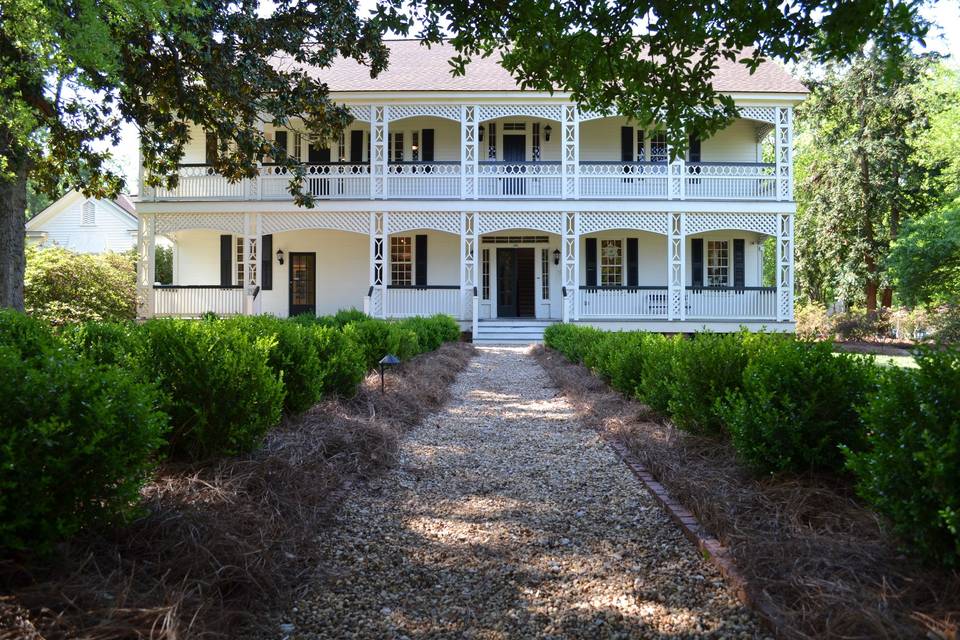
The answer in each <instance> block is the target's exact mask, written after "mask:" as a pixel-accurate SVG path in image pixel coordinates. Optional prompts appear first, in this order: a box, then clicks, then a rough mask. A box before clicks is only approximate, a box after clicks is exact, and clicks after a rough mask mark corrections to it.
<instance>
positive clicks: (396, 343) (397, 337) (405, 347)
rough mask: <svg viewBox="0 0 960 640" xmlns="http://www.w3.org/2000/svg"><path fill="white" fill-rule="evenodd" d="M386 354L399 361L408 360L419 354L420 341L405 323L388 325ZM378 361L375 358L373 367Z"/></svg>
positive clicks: (378, 359)
mask: <svg viewBox="0 0 960 640" xmlns="http://www.w3.org/2000/svg"><path fill="white" fill-rule="evenodd" d="M424 351H425V350H424ZM387 353H392V354H393V355H395V356H397V357H398V358H400V359H401V360H409V359H410V358H412V357H413V356H415V355H417V354H418V353H421V349H420V339H419V337H418V336H417V332H416V331H415V330H414V329H413V328H412V327H411V326H410V325H409V324H407V323H406V322H405V321H403V322H396V323H389V331H388V333H387ZM381 357H383V356H381ZM379 361H380V358H377V362H375V363H374V366H376V365H377V364H379ZM371 368H372V367H371Z"/></svg>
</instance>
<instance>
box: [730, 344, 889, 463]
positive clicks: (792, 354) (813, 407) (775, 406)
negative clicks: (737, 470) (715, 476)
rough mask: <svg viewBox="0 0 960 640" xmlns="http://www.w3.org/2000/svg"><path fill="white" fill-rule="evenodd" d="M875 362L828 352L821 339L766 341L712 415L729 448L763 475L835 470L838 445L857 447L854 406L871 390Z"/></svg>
mask: <svg viewBox="0 0 960 640" xmlns="http://www.w3.org/2000/svg"><path fill="white" fill-rule="evenodd" d="M876 378H877V367H876V366H875V365H874V364H873V361H872V360H871V359H869V358H866V357H863V356H854V355H851V354H834V353H833V350H832V345H831V344H830V343H826V342H820V343H811V342H804V341H799V340H767V341H764V343H763V344H762V345H761V346H760V348H758V349H756V350H755V351H754V352H753V353H752V355H751V357H750V362H749V363H748V364H747V366H746V368H745V369H744V371H743V385H742V388H741V391H740V392H739V393H733V392H731V393H729V394H728V395H727V397H726V398H725V399H724V401H723V403H722V406H721V408H720V415H721V417H722V419H723V420H724V421H725V422H726V424H727V426H728V428H729V430H730V433H731V435H732V437H733V444H734V446H735V447H736V449H737V453H738V454H739V455H740V456H741V457H742V458H743V459H744V460H745V461H746V462H747V463H748V464H750V465H751V466H753V467H754V468H756V469H758V470H760V471H764V472H780V471H790V472H805V471H834V472H836V471H841V470H842V469H843V466H844V457H843V453H842V451H841V445H845V446H847V447H849V448H850V449H851V450H853V451H860V450H861V449H862V448H863V444H864V437H863V426H862V423H861V421H860V417H859V415H858V414H857V411H856V407H857V406H859V405H861V404H863V403H864V402H865V401H866V399H867V397H868V395H869V394H870V393H871V392H872V391H873V390H874V389H875V388H876Z"/></svg>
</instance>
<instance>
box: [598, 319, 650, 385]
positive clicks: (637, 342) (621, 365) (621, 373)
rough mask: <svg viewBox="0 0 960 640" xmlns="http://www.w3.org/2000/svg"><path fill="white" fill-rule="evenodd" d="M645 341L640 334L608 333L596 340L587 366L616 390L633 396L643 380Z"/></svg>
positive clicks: (637, 332)
mask: <svg viewBox="0 0 960 640" xmlns="http://www.w3.org/2000/svg"><path fill="white" fill-rule="evenodd" d="M643 340H644V334H643V333H640V332H639V331H627V332H616V333H604V334H602V335H600V336H597V337H595V338H594V339H593V341H592V344H591V347H590V349H589V351H588V352H587V353H586V354H585V355H584V358H583V363H584V364H585V365H587V366H588V367H590V368H591V369H593V370H594V371H596V372H597V373H598V374H599V375H600V376H601V377H602V378H603V379H604V380H606V381H607V382H609V383H610V386H612V387H613V388H614V389H616V390H618V391H620V392H621V393H625V394H627V395H630V396H632V395H634V394H635V393H636V389H637V385H638V384H640V379H641V371H642V368H641V359H640V352H641V350H642V349H643Z"/></svg>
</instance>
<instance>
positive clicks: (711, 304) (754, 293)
mask: <svg viewBox="0 0 960 640" xmlns="http://www.w3.org/2000/svg"><path fill="white" fill-rule="evenodd" d="M685 294H686V305H687V319H688V320H710V319H715V318H734V319H743V320H776V318H777V289H776V288H775V287H743V288H726V287H725V288H712V287H687V289H686V291H685Z"/></svg>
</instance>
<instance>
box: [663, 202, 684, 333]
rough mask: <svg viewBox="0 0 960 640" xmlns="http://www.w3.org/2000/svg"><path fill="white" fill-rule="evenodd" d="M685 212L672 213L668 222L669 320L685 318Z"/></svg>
mask: <svg viewBox="0 0 960 640" xmlns="http://www.w3.org/2000/svg"><path fill="white" fill-rule="evenodd" d="M684 215H685V214H683V213H671V214H670V221H669V224H668V231H669V242H667V261H668V264H669V265H670V271H669V273H668V281H667V284H668V289H669V308H668V313H667V319H668V320H677V319H679V320H684V319H685V318H686V306H685V305H684V303H683V293H684V291H683V288H684V285H686V276H685V275H684V264H685V263H686V243H685V242H684V235H685V234H686V220H685V219H684Z"/></svg>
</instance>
